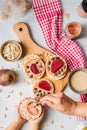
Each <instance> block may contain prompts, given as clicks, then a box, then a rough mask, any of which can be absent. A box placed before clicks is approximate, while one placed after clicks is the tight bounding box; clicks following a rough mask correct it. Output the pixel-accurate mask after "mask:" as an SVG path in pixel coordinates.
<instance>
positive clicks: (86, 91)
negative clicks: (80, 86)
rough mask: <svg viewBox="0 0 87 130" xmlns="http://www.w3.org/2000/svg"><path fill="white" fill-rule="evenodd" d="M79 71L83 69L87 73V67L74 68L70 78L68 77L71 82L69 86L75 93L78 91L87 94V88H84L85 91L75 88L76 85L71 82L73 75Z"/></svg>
mask: <svg viewBox="0 0 87 130" xmlns="http://www.w3.org/2000/svg"><path fill="white" fill-rule="evenodd" d="M78 71H83V72H85V73H87V69H85V68H78V69H75V70H73V71H72V72H71V73H70V75H69V78H68V83H69V87H70V88H71V90H72V91H74V92H75V93H78V94H86V93H87V89H85V90H83V91H79V90H76V89H74V87H73V86H72V84H71V78H72V75H73V74H74V73H76V72H78Z"/></svg>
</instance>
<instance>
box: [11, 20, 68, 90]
mask: <svg viewBox="0 0 87 130" xmlns="http://www.w3.org/2000/svg"><path fill="white" fill-rule="evenodd" d="M13 29H14V31H15V33H16V34H17V36H18V37H19V39H20V41H21V44H22V47H23V57H24V56H26V55H27V54H36V55H39V56H40V57H42V59H43V61H44V63H45V62H46V60H47V57H48V56H49V55H51V56H54V55H55V54H54V53H52V52H50V51H48V50H46V49H44V48H42V47H40V46H39V45H37V44H36V43H35V42H34V41H33V40H32V39H31V37H30V32H29V27H28V26H27V24H25V23H23V22H19V23H16V24H15V25H14V26H13ZM68 76H69V71H67V74H66V76H65V77H64V78H63V79H61V80H55V81H54V80H52V79H51V78H50V77H48V76H47V75H46V73H45V75H44V76H43V77H42V78H47V79H49V80H50V81H52V82H53V84H54V87H55V92H60V91H62V90H63V89H64V88H65V87H66V85H67V82H68Z"/></svg>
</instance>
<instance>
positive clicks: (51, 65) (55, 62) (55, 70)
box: [46, 56, 67, 80]
mask: <svg viewBox="0 0 87 130" xmlns="http://www.w3.org/2000/svg"><path fill="white" fill-rule="evenodd" d="M46 73H47V75H48V76H49V77H50V78H51V79H52V80H59V79H62V78H63V77H64V76H65V75H66V73H67V63H66V61H65V59H64V58H62V57H60V56H53V57H49V58H48V59H47V61H46Z"/></svg>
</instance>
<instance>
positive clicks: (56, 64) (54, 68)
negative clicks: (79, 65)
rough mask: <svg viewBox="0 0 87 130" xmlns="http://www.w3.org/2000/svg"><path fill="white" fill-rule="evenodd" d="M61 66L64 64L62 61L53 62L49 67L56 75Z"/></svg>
mask: <svg viewBox="0 0 87 130" xmlns="http://www.w3.org/2000/svg"><path fill="white" fill-rule="evenodd" d="M63 65H64V62H63V61H62V60H58V59H56V60H54V61H53V62H52V65H51V72H52V73H56V72H57V71H58V70H59V69H60V68H61V67H62V66H63Z"/></svg>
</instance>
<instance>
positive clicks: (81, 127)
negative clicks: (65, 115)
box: [76, 123, 87, 130]
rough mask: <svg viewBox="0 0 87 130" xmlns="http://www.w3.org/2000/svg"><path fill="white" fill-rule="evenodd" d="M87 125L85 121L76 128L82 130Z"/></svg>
mask: <svg viewBox="0 0 87 130" xmlns="http://www.w3.org/2000/svg"><path fill="white" fill-rule="evenodd" d="M85 127H87V123H83V124H80V125H79V126H78V127H77V128H76V130H83V128H85Z"/></svg>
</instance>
